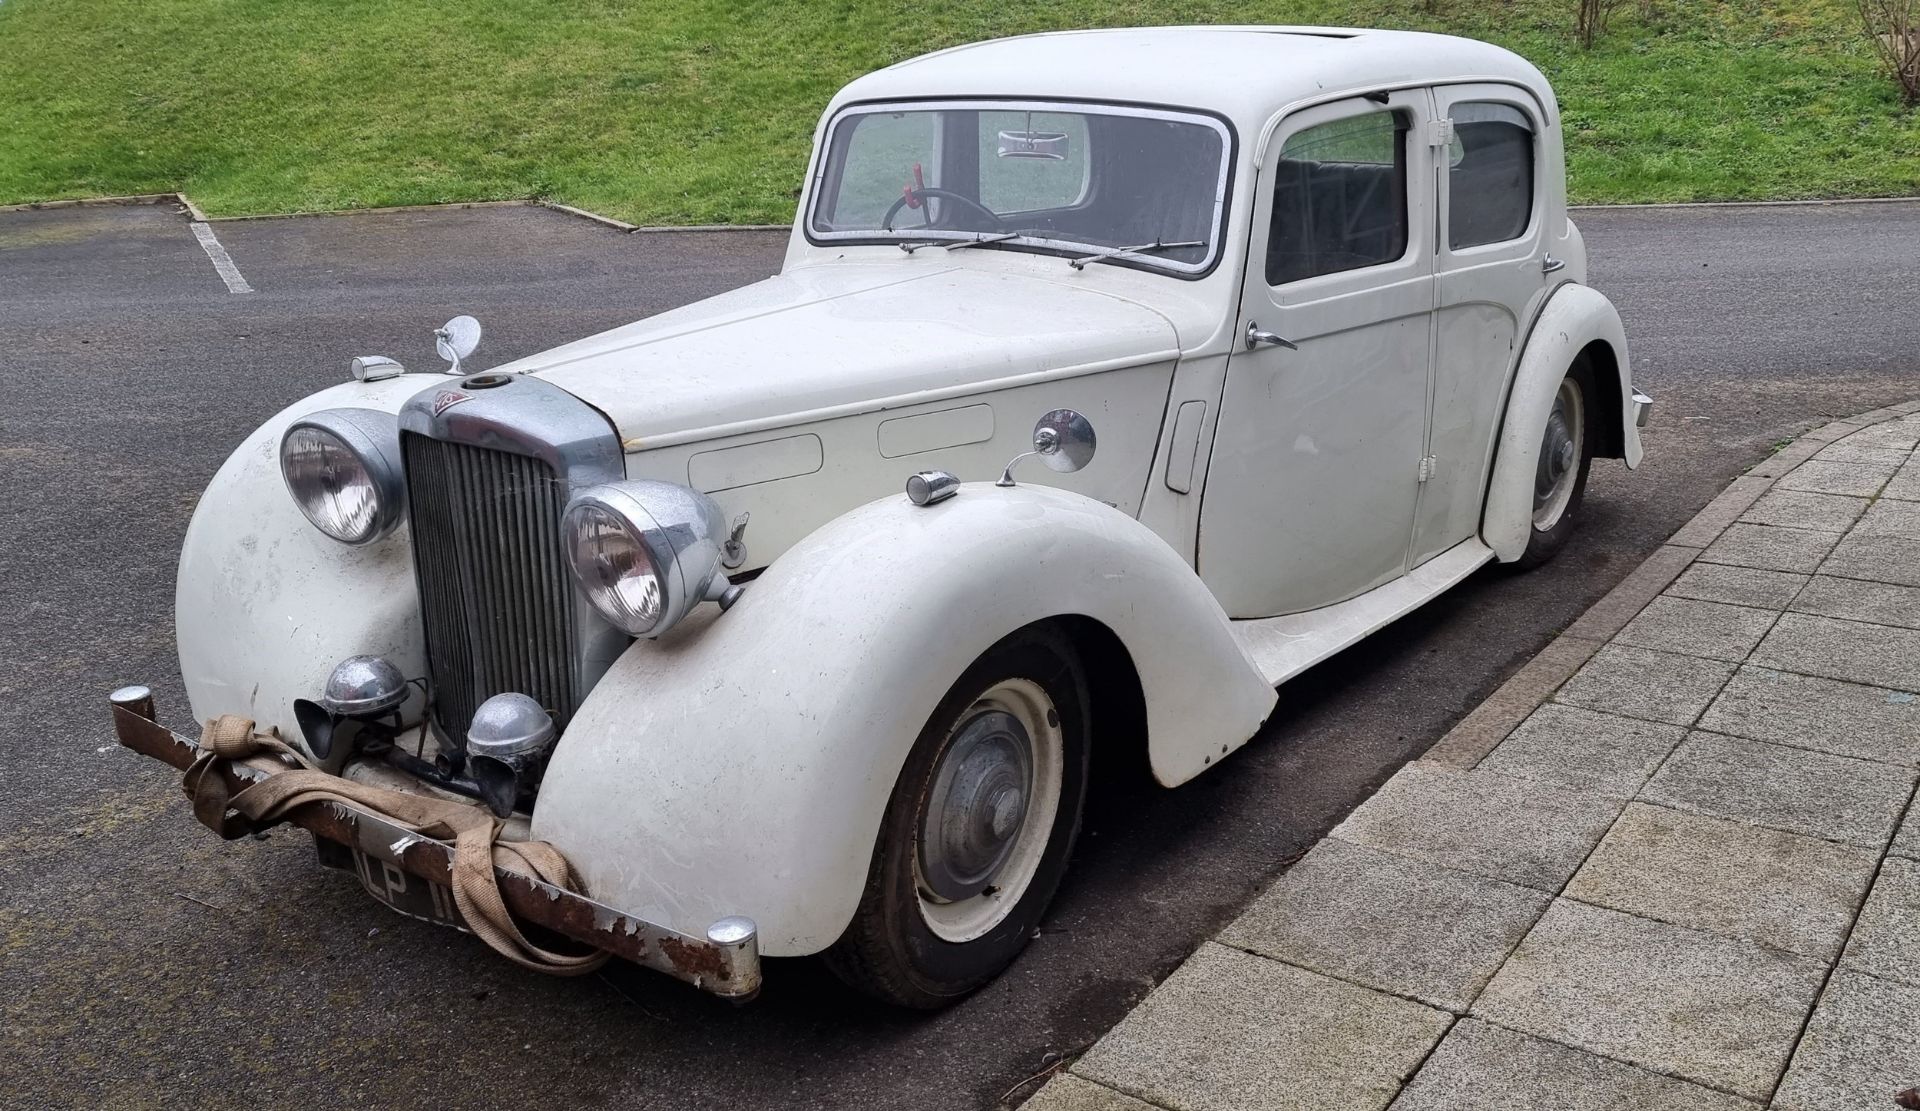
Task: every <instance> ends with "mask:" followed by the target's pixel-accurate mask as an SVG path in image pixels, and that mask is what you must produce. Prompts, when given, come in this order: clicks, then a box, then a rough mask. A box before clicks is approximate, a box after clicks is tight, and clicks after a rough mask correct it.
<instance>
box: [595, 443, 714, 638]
mask: <svg viewBox="0 0 1920 1111" xmlns="http://www.w3.org/2000/svg"><path fill="white" fill-rule="evenodd" d="M560 533H561V536H560V539H561V543H562V544H564V545H565V546H566V552H567V562H568V564H569V565H570V566H571V567H572V568H573V577H574V579H575V581H577V582H579V584H580V589H581V590H583V591H585V592H586V595H587V600H588V601H589V602H592V603H593V608H594V609H596V610H598V611H600V615H601V616H602V617H605V618H606V619H607V620H608V621H611V622H612V623H613V624H614V625H616V626H618V627H619V628H621V629H624V630H626V631H627V632H628V633H630V634H632V635H634V636H638V637H650V636H659V635H660V634H661V633H664V632H666V631H667V630H668V629H671V628H672V627H673V626H674V625H675V624H676V623H678V622H679V620H680V619H681V618H683V617H685V616H686V615H687V612H688V611H689V610H691V609H692V608H693V607H694V606H695V605H697V604H698V603H700V602H701V601H703V600H705V599H708V598H714V599H718V598H719V597H720V594H721V593H722V592H724V591H725V590H726V588H727V585H728V584H727V578H726V576H725V575H723V574H721V573H720V552H721V546H722V545H723V544H724V543H725V542H726V538H727V530H726V517H725V515H724V514H722V513H721V512H720V507H719V506H718V505H716V504H714V501H713V499H712V498H709V497H707V496H706V495H705V494H702V493H698V492H696V491H694V490H690V489H688V488H687V487H685V486H676V485H674V484H673V483H670V482H652V481H632V482H610V483H607V484H606V485H604V486H593V487H589V488H588V489H586V490H582V491H581V492H580V493H578V494H576V495H574V497H573V499H572V500H571V501H569V502H568V503H567V513H566V516H565V517H564V518H562V521H561V526H560Z"/></svg>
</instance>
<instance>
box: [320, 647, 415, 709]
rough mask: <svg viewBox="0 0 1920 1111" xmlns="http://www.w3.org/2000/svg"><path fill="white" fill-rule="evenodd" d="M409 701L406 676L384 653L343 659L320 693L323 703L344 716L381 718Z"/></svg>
mask: <svg viewBox="0 0 1920 1111" xmlns="http://www.w3.org/2000/svg"><path fill="white" fill-rule="evenodd" d="M406 700H407V679H406V676H404V675H402V674H400V669H399V668H397V667H395V666H393V664H391V663H389V662H387V660H386V659H384V658H382V657H380V656H348V657H347V658H346V659H344V660H341V661H340V662H339V663H337V664H335V665H334V666H333V674H331V675H329V676H327V685H326V686H325V687H323V688H322V689H321V693H320V705H321V706H323V707H325V708H326V710H327V712H328V713H331V714H335V715H337V716H339V717H343V718H371V717H379V716H380V715H381V714H384V713H386V712H387V711H389V710H392V709H394V708H396V707H398V706H399V705H400V704H401V703H402V702H405V701H406Z"/></svg>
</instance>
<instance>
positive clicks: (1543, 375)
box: [1480, 283, 1640, 563]
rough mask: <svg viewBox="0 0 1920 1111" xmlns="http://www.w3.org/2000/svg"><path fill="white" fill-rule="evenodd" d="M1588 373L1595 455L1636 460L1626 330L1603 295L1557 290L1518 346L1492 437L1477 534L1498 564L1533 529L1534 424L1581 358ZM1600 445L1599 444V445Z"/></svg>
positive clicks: (1514, 554)
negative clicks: (1502, 413)
mask: <svg viewBox="0 0 1920 1111" xmlns="http://www.w3.org/2000/svg"><path fill="white" fill-rule="evenodd" d="M1583 358H1584V359H1586V360H1588V365H1589V366H1590V367H1591V368H1592V369H1593V373H1594V386H1595V389H1594V392H1595V393H1596V394H1597V395H1598V396H1597V397H1595V398H1592V399H1590V400H1591V401H1592V403H1593V404H1594V405H1595V407H1596V409H1595V411H1596V414H1597V415H1598V418H1599V419H1597V420H1596V421H1594V422H1593V423H1594V425H1595V426H1596V427H1597V428H1598V432H1597V433H1596V438H1595V444H1594V448H1595V452H1594V453H1595V454H1596V455H1602V456H1606V457H1609V458H1618V459H1622V460H1625V462H1626V464H1627V466H1628V467H1637V466H1639V465H1640V433H1639V429H1638V428H1636V427H1635V426H1634V418H1633V412H1634V406H1633V403H1632V400H1631V398H1632V394H1633V373H1632V367H1631V364H1630V361H1629V358H1628V354H1627V337H1626V330H1625V328H1624V327H1623V326H1622V325H1621V323H1620V313H1619V312H1618V310H1616V309H1615V308H1614V307H1613V303H1612V302H1611V301H1609V300H1607V298H1606V296H1605V295H1603V294H1601V293H1600V292H1598V291H1597V290H1594V289H1592V288H1590V287H1588V286H1583V285H1574V284H1571V283H1569V284H1567V285H1563V286H1561V287H1560V288H1559V289H1557V290H1555V291H1554V293H1553V295H1552V296H1551V297H1549V298H1548V299H1547V303H1546V305H1545V306H1544V307H1543V308H1542V309H1541V310H1540V315H1539V317H1538V318H1537V319H1536V320H1535V322H1534V326H1533V329H1532V331H1531V332H1530V333H1529V334H1528V336H1527V343H1526V347H1525V348H1524V349H1523V350H1522V351H1521V354H1520V360H1519V365H1518V367H1517V369H1516V370H1515V372H1514V376H1513V385H1512V386H1511V387H1510V388H1509V390H1508V394H1507V406H1506V414H1505V416H1504V417H1503V418H1502V420H1501V425H1500V434H1499V438H1498V439H1497V440H1496V441H1495V443H1494V456H1493V470H1492V473H1491V475H1490V477H1489V478H1488V482H1487V497H1486V504H1485V507H1484V508H1483V510H1482V514H1481V523H1480V538H1481V540H1482V542H1484V543H1485V544H1486V545H1487V546H1488V547H1489V548H1492V549H1493V552H1494V555H1495V556H1496V557H1497V558H1498V559H1499V560H1500V561H1501V562H1502V563H1511V562H1513V561H1514V560H1516V559H1519V558H1520V556H1521V554H1522V553H1523V552H1525V551H1526V547H1527V538H1528V533H1529V531H1530V530H1531V529H1532V527H1533V477H1534V470H1535V467H1536V466H1537V465H1538V463H1539V457H1540V430H1541V428H1542V427H1544V425H1545V423H1546V418H1547V412H1548V411H1549V410H1550V409H1551V408H1552V406H1553V397H1554V394H1555V392H1556V391H1557V390H1558V389H1559V387H1560V380H1561V379H1563V378H1565V377H1566V375H1567V372H1568V371H1569V370H1570V369H1571V368H1572V367H1573V365H1574V364H1575V362H1576V361H1578V360H1580V359H1583ZM1603 449H1604V450H1603Z"/></svg>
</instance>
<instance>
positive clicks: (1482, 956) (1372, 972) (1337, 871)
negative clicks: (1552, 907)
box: [1220, 838, 1548, 1011]
mask: <svg viewBox="0 0 1920 1111" xmlns="http://www.w3.org/2000/svg"><path fill="white" fill-rule="evenodd" d="M1547 898H1548V897H1547V895H1545V894H1544V893H1542V892H1539V891H1535V890H1532V889H1530V888H1526V887H1517V886H1514V885H1513V884H1508V883H1502V882H1500V881H1499V880H1491V879H1486V878H1484V877H1481V876H1475V875H1470V874H1468V873H1465V872H1457V871H1454V870H1453V869H1451V868H1442V867H1440V866H1438V865H1435V864H1429V863H1425V862H1423V861H1417V860H1409V859H1407V858H1405V857H1400V856H1395V855H1393V854H1391V853H1384V852H1379V851H1377V850H1374V849H1369V848H1365V847H1363V846H1360V845H1354V844H1349V843H1347V842H1345V841H1340V840H1337V839H1331V838H1330V839H1328V840H1326V841H1322V842H1321V843H1320V844H1319V846H1318V847H1316V848H1315V849H1314V850H1313V851H1312V852H1310V853H1308V854H1307V855H1306V857H1305V859H1303V860H1301V861H1300V863H1299V864H1297V865H1295V866H1294V867H1293V868H1292V870H1290V871H1289V872H1288V873H1287V874H1286V876H1285V877H1284V878H1282V879H1281V881H1280V882H1279V883H1276V884H1275V885H1274V886H1273V888H1272V889H1271V890H1270V891H1268V892H1267V893H1266V894H1265V895H1264V896H1262V897H1261V898H1260V899H1259V900H1258V901H1256V902H1255V903H1254V904H1253V906H1251V907H1249V908H1248V909H1247V911H1246V913H1244V914H1242V915H1241V916H1240V918H1239V920H1238V921H1236V922H1234V923H1233V925H1231V926H1228V927H1227V929H1226V931H1225V932H1224V933H1222V934H1221V935H1220V940H1221V942H1222V943H1223V944H1226V945H1231V946H1234V947H1236V948H1240V949H1247V950H1250V951H1252V952H1255V953H1259V954H1261V955H1263V956H1270V957H1274V958H1277V959H1280V960H1284V961H1288V962H1290V963H1292V964H1297V965H1299V966H1300V967H1302V968H1307V969H1312V970H1313V971H1316V972H1324V973H1326V974H1327V975H1329V976H1337V977H1339V978H1340V979H1343V980H1351V981H1353V982H1354V983H1357V984H1361V985H1364V986H1366V987H1372V988H1378V989H1380V990H1382V991H1388V992H1392V993H1394V994H1396V995H1407V996H1411V997H1413V998H1415V999H1418V1000H1420V1001H1421V1002H1423V1003H1429V1004H1432V1005H1433V1006H1436V1007H1444V1008H1446V1009H1448V1010H1451V1011H1464V1010H1466V1008H1467V1005H1468V1004H1469V1003H1471V1002H1472V1001H1473V997H1474V996H1475V995H1478V994H1479V992H1480V989H1481V988H1482V987H1484V986H1485V985H1486V982H1487V980H1488V979H1490V978H1491V977H1492V976H1493V973H1494V970H1495V969H1497V968H1499V967H1500V962H1501V961H1503V960H1505V959H1506V956H1507V954H1508V953H1509V952H1510V951H1512V949H1513V947H1514V946H1515V945H1517V944H1519V941H1520V937H1521V935H1523V934H1525V933H1526V932H1527V928H1528V927H1530V926H1532V925H1533V922H1534V919H1536V918H1538V917H1540V912H1541V911H1543V910H1545V909H1546V906H1547Z"/></svg>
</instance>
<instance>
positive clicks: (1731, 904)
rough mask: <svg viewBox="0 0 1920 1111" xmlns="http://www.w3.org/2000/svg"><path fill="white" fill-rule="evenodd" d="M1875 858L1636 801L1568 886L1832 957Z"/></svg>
mask: <svg viewBox="0 0 1920 1111" xmlns="http://www.w3.org/2000/svg"><path fill="white" fill-rule="evenodd" d="M1878 859H1879V854H1878V853H1876V852H1874V851H1871V850H1868V849H1862V848H1856V847H1853V846H1849V845H1836V844H1834V843H1833V842H1831V841H1822V840H1820V839H1818V838H1814V837H1805V836H1802V835H1800V834H1795V833H1782V832H1780V831H1777V830H1771V829H1760V828H1756V827H1754V826H1750V825H1746V824H1744V823H1741V822H1730V821H1723V820H1721V819H1718V818H1708V817H1703V816H1701V815H1697V814H1688V813H1684V812H1682V811H1678V810H1668V809H1666V808H1664V807H1658V806H1650V805H1648V804H1646V803H1634V804H1632V805H1630V806H1628V807H1627V809H1626V811H1625V812H1624V813H1622V814H1621V815H1620V820H1619V821H1618V822H1616V823H1614V826H1613V828H1612V829H1611V830H1609V831H1608V832H1607V836H1606V837H1605V839H1603V840H1602V841H1601V842H1600V845H1599V847H1598V848H1596V849H1594V851H1593V855H1592V856H1590V857H1588V858H1587V862H1586V864H1584V865H1582V866H1581V868H1580V871H1579V873H1578V874H1577V875H1575V876H1574V877H1573V881H1572V882H1571V883H1569V884H1568V885H1567V891H1566V894H1567V897H1568V898H1572V899H1579V900H1580V901H1582V902H1587V903H1594V904H1596V905H1598V906H1604V907H1611V908H1612V909H1614V910H1622V911H1626V912H1627V913H1629V914H1637V915H1639V916H1641V917H1642V918H1654V919H1658V920H1660V921H1662V922H1671V923H1673V924H1674V925H1676V926H1689V927H1692V928H1693V929H1697V930H1705V931H1707V932H1709V933H1715V934H1719V935H1721V936H1722V937H1730V938H1737V939H1745V940H1747V941H1753V942H1757V943H1759V944H1761V945H1766V946H1772V947H1774V948H1777V949H1783V950H1786V951H1788V952H1791V953H1799V954H1801V955H1802V956H1808V957H1816V958H1818V959H1820V960H1822V961H1831V960H1833V959H1834V958H1835V957H1837V956H1839V955H1840V946H1841V944H1842V943H1843V942H1844V941H1845V940H1846V937H1847V929H1848V927H1849V926H1851V925H1852V924H1853V917H1854V913H1855V911H1857V910H1858V909H1859V907H1860V900H1861V898H1862V897H1863V896H1864V895H1865V894H1866V891H1867V884H1868V882H1869V881H1870V880H1871V879H1872V878H1873V869H1874V864H1875V862H1876V861H1877V860H1878ZM1856 940H1857V939H1856Z"/></svg>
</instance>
